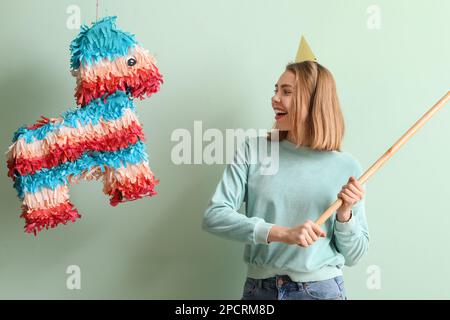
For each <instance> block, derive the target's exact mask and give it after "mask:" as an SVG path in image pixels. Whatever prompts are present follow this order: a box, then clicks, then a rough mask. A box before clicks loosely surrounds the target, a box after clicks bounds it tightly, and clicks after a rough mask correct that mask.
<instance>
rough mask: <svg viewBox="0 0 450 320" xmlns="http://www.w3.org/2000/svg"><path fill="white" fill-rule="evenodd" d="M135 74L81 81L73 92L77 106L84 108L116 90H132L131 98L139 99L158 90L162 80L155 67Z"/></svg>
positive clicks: (140, 70)
mask: <svg viewBox="0 0 450 320" xmlns="http://www.w3.org/2000/svg"><path fill="white" fill-rule="evenodd" d="M136 72H137V73H136V74H135V75H133V76H120V77H116V76H112V75H111V76H110V77H109V78H108V79H97V81H95V82H89V81H81V82H80V83H79V85H78V86H77V88H76V91H75V98H76V101H77V104H78V105H80V106H85V105H87V104H89V103H90V102H91V101H92V100H94V99H98V98H100V97H102V96H104V95H105V94H107V95H110V94H112V93H114V92H116V91H118V90H121V91H126V90H127V87H128V88H132V90H131V93H132V95H133V97H135V98H140V99H143V98H144V96H145V95H147V96H148V97H149V96H151V95H152V94H153V93H155V92H157V91H158V90H159V87H160V85H161V83H163V79H162V75H161V74H160V73H159V71H158V68H156V66H155V67H154V69H150V70H147V69H139V70H136Z"/></svg>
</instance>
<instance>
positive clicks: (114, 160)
mask: <svg viewBox="0 0 450 320" xmlns="http://www.w3.org/2000/svg"><path fill="white" fill-rule="evenodd" d="M143 161H148V155H147V152H146V147H145V144H144V143H143V142H142V141H138V142H136V143H135V144H133V145H130V146H129V147H128V148H125V149H120V150H117V151H114V152H99V151H86V152H85V153H83V155H82V156H80V157H79V158H78V159H77V160H75V161H74V162H70V161H68V162H65V163H62V164H60V165H59V166H56V167H53V168H43V169H41V170H38V171H37V172H36V173H34V174H29V175H24V176H17V177H16V180H15V181H14V188H15V189H16V190H17V194H18V197H19V198H20V199H21V200H23V197H24V193H25V192H32V193H34V192H36V191H39V190H40V189H41V188H51V189H53V190H54V189H56V188H57V187H58V186H60V185H68V184H69V182H68V177H69V176H70V175H73V176H74V177H76V176H80V175H81V174H82V173H83V172H84V171H86V170H90V169H91V168H93V167H96V166H100V168H101V169H102V171H103V170H105V167H106V166H108V167H111V168H114V169H118V168H122V167H126V166H127V164H138V163H141V162H143Z"/></svg>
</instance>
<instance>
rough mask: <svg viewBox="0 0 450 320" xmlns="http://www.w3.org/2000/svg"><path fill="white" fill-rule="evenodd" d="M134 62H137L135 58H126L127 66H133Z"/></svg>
mask: <svg viewBox="0 0 450 320" xmlns="http://www.w3.org/2000/svg"><path fill="white" fill-rule="evenodd" d="M136 63H137V61H136V59H135V58H128V60H127V65H128V66H129V67H132V66H134V65H135V64H136Z"/></svg>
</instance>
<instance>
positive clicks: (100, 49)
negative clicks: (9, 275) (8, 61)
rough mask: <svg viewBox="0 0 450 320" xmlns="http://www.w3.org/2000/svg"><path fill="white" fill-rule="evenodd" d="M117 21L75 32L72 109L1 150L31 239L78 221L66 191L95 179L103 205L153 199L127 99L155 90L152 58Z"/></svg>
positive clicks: (152, 181) (158, 79)
mask: <svg viewBox="0 0 450 320" xmlns="http://www.w3.org/2000/svg"><path fill="white" fill-rule="evenodd" d="M116 18H117V17H105V18H103V19H101V20H99V21H97V22H95V23H93V24H92V25H91V26H90V27H89V26H86V25H83V26H81V29H80V33H79V34H78V36H77V37H76V38H75V39H74V40H73V41H72V43H71V45H70V51H71V60H70V63H71V72H72V75H73V76H74V77H75V78H76V89H75V98H76V103H77V107H75V108H73V109H70V110H67V111H65V112H64V113H62V115H61V116H60V117H58V118H46V117H42V119H41V120H39V121H37V122H36V123H35V124H33V125H30V126H23V127H21V128H19V129H18V130H17V131H16V132H15V133H14V136H13V144H12V145H11V146H10V147H9V150H8V152H7V165H8V175H9V177H11V178H12V179H13V181H14V188H15V189H16V190H17V193H18V197H19V198H20V200H21V201H22V203H23V204H22V214H21V217H22V218H24V219H25V231H26V232H28V233H34V234H35V235H36V234H37V233H38V232H39V231H41V230H42V229H43V228H46V229H48V228H53V227H56V226H57V225H59V224H66V223H67V222H68V221H72V222H75V220H76V219H77V218H80V214H79V213H78V210H77V209H76V208H75V207H74V205H73V204H72V203H71V202H70V200H69V188H70V186H71V185H72V184H74V183H76V182H77V181H79V180H80V179H86V180H90V179H101V178H102V179H103V183H104V188H103V192H104V193H105V194H106V195H108V196H109V197H110V204H111V205H113V206H115V205H117V204H118V203H120V202H125V201H130V200H135V199H139V198H142V197H144V196H154V195H156V191H155V186H156V185H157V184H158V182H159V180H158V179H156V178H155V176H154V174H153V172H152V170H150V167H149V162H148V154H147V151H146V146H145V144H144V134H143V130H142V126H141V125H140V123H139V121H138V117H137V115H136V108H135V105H134V98H140V99H144V97H150V96H151V95H152V94H153V93H156V92H157V91H158V90H159V89H160V85H161V84H162V82H163V78H162V75H161V74H160V73H159V71H158V68H157V67H156V62H155V59H154V57H153V56H152V55H151V54H150V53H149V52H148V51H147V50H146V49H144V48H143V47H142V46H141V44H140V43H138V42H137V41H136V40H135V36H134V35H132V34H130V33H128V32H124V31H121V30H119V29H118V28H117V27H116V23H115V22H116Z"/></svg>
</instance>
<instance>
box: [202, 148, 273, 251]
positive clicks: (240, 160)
mask: <svg viewBox="0 0 450 320" xmlns="http://www.w3.org/2000/svg"><path fill="white" fill-rule="evenodd" d="M248 143H249V142H248V140H246V141H245V142H244V143H243V144H242V145H241V146H240V147H239V148H238V149H237V151H236V153H235V154H234V159H233V162H232V163H230V164H227V166H226V168H225V171H224V173H223V176H222V180H221V181H220V182H219V184H218V185H217V188H216V190H215V193H214V195H213V197H212V199H211V201H210V202H209V205H208V207H207V209H206V211H205V213H204V216H203V224H202V228H203V230H206V231H208V232H210V233H212V234H215V235H218V236H221V237H223V238H226V239H230V240H236V241H240V242H244V243H247V244H268V241H267V237H268V235H269V230H270V228H271V227H272V225H273V224H270V223H266V222H265V221H264V219H262V218H259V217H248V216H247V215H244V214H242V213H239V212H237V210H239V208H240V207H241V205H242V203H243V202H244V200H245V198H246V192H247V181H248V180H247V178H248V172H249V162H248V159H249V152H250V151H249V150H250V148H249V144H248Z"/></svg>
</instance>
